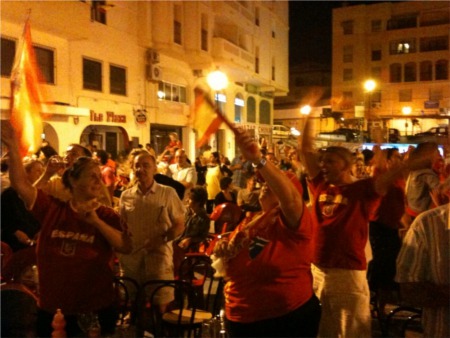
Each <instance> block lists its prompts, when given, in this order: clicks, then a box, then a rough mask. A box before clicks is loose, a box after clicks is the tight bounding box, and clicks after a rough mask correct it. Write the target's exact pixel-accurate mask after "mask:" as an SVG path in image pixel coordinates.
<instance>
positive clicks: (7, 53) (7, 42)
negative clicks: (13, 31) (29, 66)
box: [0, 38, 16, 77]
mask: <svg viewBox="0 0 450 338" xmlns="http://www.w3.org/2000/svg"><path fill="white" fill-rule="evenodd" d="M0 54H1V67H0V69H1V76H6V77H10V76H11V71H12V67H13V63H14V55H15V54H16V41H14V40H11V39H5V38H2V40H1V49H0Z"/></svg>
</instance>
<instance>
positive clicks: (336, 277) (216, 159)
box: [1, 123, 450, 337]
mask: <svg viewBox="0 0 450 338" xmlns="http://www.w3.org/2000/svg"><path fill="white" fill-rule="evenodd" d="M170 137H171V140H170V143H169V144H168V145H167V147H166V148H165V149H164V151H163V152H162V153H161V154H159V155H157V154H155V151H154V150H153V149H152V147H151V145H150V144H148V145H146V147H145V148H144V147H139V148H137V149H134V150H132V151H131V152H130V153H129V154H128V156H127V157H126V158H125V159H124V160H123V161H114V160H113V159H112V158H111V156H110V154H108V153H107V152H106V151H105V150H101V149H88V148H86V147H84V146H82V145H80V144H71V145H69V147H68V148H67V149H66V152H65V154H64V155H63V156H59V155H58V154H57V152H55V151H52V150H51V149H52V148H51V146H50V145H48V144H45V145H44V146H43V147H42V148H41V150H40V152H39V153H38V154H36V155H34V156H32V157H30V156H28V157H26V158H22V157H21V156H20V154H19V151H18V149H19V148H18V141H17V138H16V136H15V133H14V130H13V129H12V127H11V126H10V125H9V124H8V123H2V135H1V139H2V142H3V144H4V145H5V146H6V147H7V149H8V152H7V154H6V155H5V156H4V157H3V158H2V195H1V203H2V209H3V210H2V216H1V217H2V234H1V239H2V242H5V243H7V244H8V245H9V246H10V247H11V248H12V250H13V251H15V252H18V251H20V250H24V249H28V248H30V247H34V246H35V244H36V243H37V246H36V250H35V255H36V257H35V261H36V264H37V267H38V269H39V303H38V306H39V314H38V327H37V334H38V336H39V337H49V336H51V330H52V328H51V320H52V318H53V314H54V313H55V311H56V309H62V311H63V313H64V314H65V315H66V320H67V334H68V336H77V335H79V334H80V330H81V328H80V327H79V325H78V322H79V320H78V319H79V315H80V314H83V313H89V312H96V313H98V316H99V321H100V325H101V328H102V332H103V333H104V334H109V333H111V332H113V331H114V326H115V318H116V317H115V316H116V314H115V312H114V304H113V302H114V290H113V284H112V280H113V277H114V273H115V272H114V269H113V265H112V262H113V261H114V259H115V258H117V259H118V262H119V266H120V271H121V273H122V274H124V275H125V276H128V277H131V278H133V279H134V280H136V281H137V282H138V283H141V284H142V283H144V282H145V281H147V280H152V279H174V278H175V276H176V274H177V265H178V263H179V261H180V259H181V258H182V257H183V255H184V254H185V253H186V252H188V251H194V252H197V251H199V249H200V247H201V245H202V243H203V242H204V241H205V239H206V238H207V236H208V235H209V234H210V233H211V232H215V233H220V232H222V231H225V232H226V234H224V235H223V236H222V237H221V240H220V241H218V242H217V244H216V246H215V248H214V254H213V260H214V267H215V268H216V270H217V272H218V274H219V275H221V276H223V278H224V279H225V281H226V285H225V289H224V294H225V300H226V301H225V313H226V318H227V329H228V332H229V335H230V337H315V336H318V337H338V336H339V337H370V336H371V311H370V310H371V307H370V300H371V294H372V295H373V294H376V295H377V296H378V298H379V304H380V310H381V312H382V313H383V312H384V305H385V304H386V302H387V301H388V299H389V297H390V296H392V294H394V293H395V294H397V295H398V297H401V298H402V300H404V301H406V302H407V303H408V304H411V305H412V306H417V307H420V308H422V309H423V325H424V335H425V336H430V337H431V336H433V337H447V336H449V335H450V332H449V322H448V318H449V299H450V297H449V288H450V285H449V284H450V281H449V265H450V259H449V234H450V231H449V223H450V218H449V217H450V216H449V196H450V178H449V170H448V169H449V168H448V166H447V167H446V166H445V165H442V163H443V158H442V156H441V154H440V153H439V150H438V146H437V144H435V143H433V142H425V143H422V144H419V145H418V146H417V147H416V148H414V149H410V150H409V151H408V152H407V153H404V154H401V153H400V152H399V151H398V149H395V148H390V149H383V150H382V149H381V148H380V147H377V146H376V147H374V149H373V150H363V151H357V152H355V153H353V152H351V151H350V150H348V149H346V148H344V147H340V146H330V147H327V148H324V149H315V148H314V144H313V142H312V140H313V138H312V136H311V135H310V128H309V123H307V124H306V127H305V131H304V133H303V134H302V139H301V142H300V146H299V147H298V149H294V148H291V147H289V146H288V145H284V144H283V145H282V147H280V144H275V145H273V146H272V145H271V144H269V143H268V142H267V141H266V140H264V142H257V141H255V140H254V139H253V138H252V137H251V136H250V135H249V134H247V133H246V132H244V131H237V132H236V145H237V147H238V148H239V153H238V154H237V156H236V157H235V158H234V159H232V161H230V160H229V159H228V158H226V157H225V156H223V154H220V153H219V152H218V151H214V150H213V149H212V148H211V147H210V146H207V147H205V148H204V149H203V152H201V153H200V154H199V156H198V157H197V158H196V159H195V160H194V161H191V159H189V158H188V154H187V153H186V151H185V150H184V149H183V148H182V144H181V142H180V140H179V138H178V135H176V134H175V133H172V134H171V136H170ZM280 149H281V151H280ZM92 150H93V151H92ZM224 206H233V207H234V208H236V209H230V210H233V213H234V216H236V212H235V210H239V212H238V213H237V215H238V217H237V220H236V222H235V223H233V224H228V227H226V229H225V228H223V229H222V227H221V226H216V227H211V220H212V219H216V218H215V216H213V215H216V214H217V213H216V211H217V210H218V209H219V208H221V210H222V212H224V211H223V210H226V209H225V208H224ZM217 224H219V223H218V222H217ZM220 225H222V224H220ZM2 278H4V274H3V273H2ZM14 278H15V279H16V280H20V276H14ZM173 298H174V295H173V294H172V293H170V292H165V293H164V294H163V293H160V294H159V295H158V299H157V302H158V304H159V307H160V311H161V312H164V311H165V310H166V308H167V306H168V305H169V304H170V302H171V301H172V300H173Z"/></svg>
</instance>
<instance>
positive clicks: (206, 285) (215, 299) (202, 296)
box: [179, 253, 223, 316]
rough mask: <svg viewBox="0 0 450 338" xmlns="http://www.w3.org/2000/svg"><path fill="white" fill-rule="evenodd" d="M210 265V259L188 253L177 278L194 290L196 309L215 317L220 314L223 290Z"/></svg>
mask: <svg viewBox="0 0 450 338" xmlns="http://www.w3.org/2000/svg"><path fill="white" fill-rule="evenodd" d="M211 264H212V261H211V258H210V257H209V256H207V255H205V254H201V253H188V254H186V256H185V258H184V260H183V262H182V263H181V265H180V270H179V278H180V279H181V280H184V281H186V282H188V283H189V284H191V285H192V287H193V288H194V289H195V291H196V296H197V299H196V300H195V302H196V304H197V307H198V308H199V309H201V310H204V311H208V312H210V313H211V314H212V315H213V316H215V315H218V314H219V312H220V305H221V303H222V298H223V292H222V291H223V290H222V284H221V283H222V280H221V278H215V277H214V272H215V270H214V268H213V267H212V266H211Z"/></svg>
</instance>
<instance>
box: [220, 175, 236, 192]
mask: <svg viewBox="0 0 450 338" xmlns="http://www.w3.org/2000/svg"><path fill="white" fill-rule="evenodd" d="M231 182H233V179H232V178H231V177H229V176H225V177H222V178H221V179H220V189H221V190H224V189H226V188H228V187H229V186H230V184H231Z"/></svg>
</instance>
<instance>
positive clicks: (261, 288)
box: [214, 132, 321, 337]
mask: <svg viewBox="0 0 450 338" xmlns="http://www.w3.org/2000/svg"><path fill="white" fill-rule="evenodd" d="M236 143H237V144H238V145H239V147H240V149H241V151H242V154H243V155H244V156H245V158H247V159H248V160H250V161H251V162H253V165H254V167H256V168H257V170H258V171H259V173H260V174H261V177H262V178H263V179H264V180H265V183H264V184H263V186H262V189H261V193H260V203H261V206H262V209H263V212H262V214H260V215H257V216H255V217H254V218H253V219H252V220H251V221H249V222H248V223H246V222H245V221H243V222H242V223H241V224H239V225H238V227H237V228H236V229H235V230H234V231H233V233H232V234H231V235H230V238H229V240H222V241H220V242H219V243H218V244H217V245H216V248H215V251H214V255H215V256H214V259H215V262H214V266H216V267H217V270H218V271H219V273H221V274H225V280H226V285H225V289H224V291H225V300H226V301H225V312H226V317H227V326H228V330H229V334H230V337H315V336H316V335H317V329H318V323H319V320H320V311H321V310H320V305H319V302H318V299H317V298H316V296H315V295H314V293H313V289H312V277H311V255H312V237H313V233H312V224H311V221H310V217H309V212H308V210H307V208H306V207H305V205H304V203H303V200H302V195H301V184H300V182H299V181H298V180H297V179H296V178H295V177H294V176H287V175H284V174H283V173H282V172H281V171H280V170H279V169H278V168H277V167H276V166H275V165H274V164H273V163H272V162H270V161H266V160H265V159H264V158H262V155H261V152H260V150H259V147H258V146H257V144H256V143H255V142H254V141H252V139H251V137H250V136H249V135H248V134H247V133H245V132H240V133H238V135H237V136H236ZM220 266H222V267H223V268H224V269H220ZM221 270H222V271H221Z"/></svg>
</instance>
